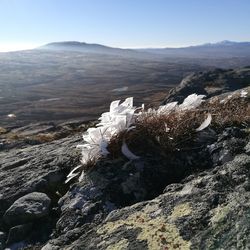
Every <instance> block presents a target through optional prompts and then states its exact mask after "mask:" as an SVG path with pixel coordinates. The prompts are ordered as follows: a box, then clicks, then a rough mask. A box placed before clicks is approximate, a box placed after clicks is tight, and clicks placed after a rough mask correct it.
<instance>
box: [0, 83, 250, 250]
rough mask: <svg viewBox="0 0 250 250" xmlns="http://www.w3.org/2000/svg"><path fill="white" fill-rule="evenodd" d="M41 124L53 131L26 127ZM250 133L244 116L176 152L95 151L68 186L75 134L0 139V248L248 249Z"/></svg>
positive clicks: (76, 154)
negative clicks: (3, 142) (102, 155)
mask: <svg viewBox="0 0 250 250" xmlns="http://www.w3.org/2000/svg"><path fill="white" fill-rule="evenodd" d="M246 90H247V91H249V88H248V89H246ZM238 92H239V93H240V90H239V91H238ZM227 95H228V94H225V95H222V96H221V97H219V98H221V100H222V99H223V98H225V97H226V96H227ZM238 96H240V95H238ZM216 98H218V97H216ZM247 98H248V97H247ZM246 100H248V99H246ZM245 115H246V116H247V115H249V114H245ZM69 126H70V125H67V127H69ZM77 126H81V125H80V124H78V125H77ZM62 127H64V129H65V125H63V126H62ZM44 129H45V130H46V131H47V129H49V131H50V132H55V133H56V130H54V128H53V129H52V128H48V127H46V126H44V127H41V129H39V126H38V125H36V126H35V129H34V130H33V132H32V133H34V134H35V135H36V133H44ZM51 129H52V130H51ZM16 132H18V133H23V132H24V133H25V136H30V133H29V132H28V127H26V128H23V129H18V131H16ZM47 132H48V131H47ZM27 133H28V134H27ZM249 138H250V131H249V124H242V125H238V126H234V125H233V124H232V125H230V126H226V127H224V128H223V129H216V128H206V129H205V130H203V131H200V132H197V133H196V134H195V138H194V140H193V141H192V144H190V145H188V147H187V148H185V147H183V149H182V150H181V151H178V150H176V151H174V152H173V153H171V154H169V155H166V154H159V153H158V152H157V150H154V149H153V148H152V150H151V151H150V152H147V153H145V155H143V157H141V158H140V159H138V160H134V161H128V160H127V159H126V158H124V157H118V158H116V159H115V160H114V159H108V158H106V159H101V160H100V161H99V162H97V164H96V165H95V166H94V167H93V168H92V169H89V170H88V171H86V172H85V176H84V178H83V181H81V182H80V183H79V182H76V181H74V180H73V181H71V183H69V184H67V185H66V184H65V183H64V181H65V179H66V175H67V174H68V173H69V171H70V170H71V169H73V168H74V167H76V166H77V165H78V164H79V158H80V152H79V150H78V149H76V145H77V144H79V143H80V142H81V133H76V132H74V133H71V134H67V135H66V137H64V138H60V137H59V138H57V139H55V140H52V141H47V142H43V143H42V142H39V143H38V144H36V145H30V144H28V143H26V144H22V147H21V148H18V149H17V148H16V146H12V147H9V148H8V150H7V148H5V149H3V148H2V151H1V152H0V170H1V171H0V190H1V193H0V211H1V212H0V249H1V248H2V249H3V248H4V247H5V246H6V245H7V246H8V247H10V248H11V249H25V248H26V249H43V250H59V249H86V250H88V249H109V250H111V249H131V250H133V249H248V248H249V247H250V241H249V239H250V226H249V217H250V213H249V211H250V203H249V200H250V147H249V145H250V142H249ZM21 140H23V137H22V139H21ZM22 143H23V141H22Z"/></svg>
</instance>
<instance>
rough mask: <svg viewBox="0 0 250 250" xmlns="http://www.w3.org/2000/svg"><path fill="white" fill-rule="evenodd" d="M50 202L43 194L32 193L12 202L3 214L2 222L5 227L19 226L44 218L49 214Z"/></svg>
mask: <svg viewBox="0 0 250 250" xmlns="http://www.w3.org/2000/svg"><path fill="white" fill-rule="evenodd" d="M50 203H51V200H50V198H49V197H48V196H47V195H46V194H44V193H38V192H33V193H30V194H27V195H25V196H23V197H21V198H19V199H18V200H16V201H15V202H14V204H13V205H12V206H11V207H10V208H9V209H8V210H7V211H6V212H5V214H4V217H3V218H4V221H5V223H6V224H7V225H12V226H14V225H19V224H26V223H28V222H32V221H34V220H36V219H39V218H42V217H45V216H47V215H48V213H49V208H50Z"/></svg>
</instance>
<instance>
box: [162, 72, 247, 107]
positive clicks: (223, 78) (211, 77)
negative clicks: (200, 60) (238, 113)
mask: <svg viewBox="0 0 250 250" xmlns="http://www.w3.org/2000/svg"><path fill="white" fill-rule="evenodd" d="M248 86H250V67H245V68H240V69H234V70H230V69H229V70H226V69H216V70H213V71H207V72H200V73H193V74H190V75H188V76H187V77H185V78H184V79H183V80H182V81H181V83H180V85H178V86H177V87H176V88H173V89H172V90H170V92H169V93H168V95H167V96H166V98H165V100H164V102H163V103H164V104H165V103H168V102H173V101H178V102H182V101H183V100H184V99H185V98H186V97H187V96H188V95H191V94H193V93H196V94H200V95H206V96H207V97H208V98H209V97H213V96H216V95H220V94H223V93H226V92H230V91H235V90H237V89H241V88H245V87H248Z"/></svg>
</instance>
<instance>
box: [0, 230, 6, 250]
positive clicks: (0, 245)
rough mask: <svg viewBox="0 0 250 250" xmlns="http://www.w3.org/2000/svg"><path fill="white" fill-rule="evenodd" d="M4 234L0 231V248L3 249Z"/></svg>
mask: <svg viewBox="0 0 250 250" xmlns="http://www.w3.org/2000/svg"><path fill="white" fill-rule="evenodd" d="M5 241H6V234H5V233H4V232H0V250H3V249H4V247H5Z"/></svg>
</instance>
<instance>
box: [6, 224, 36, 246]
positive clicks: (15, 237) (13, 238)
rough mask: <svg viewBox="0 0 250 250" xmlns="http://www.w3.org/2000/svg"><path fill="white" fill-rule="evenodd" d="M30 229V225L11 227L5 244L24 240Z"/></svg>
mask: <svg viewBox="0 0 250 250" xmlns="http://www.w3.org/2000/svg"><path fill="white" fill-rule="evenodd" d="M31 229H32V223H28V224H24V225H18V226H15V227H12V228H11V229H10V231H9V235H8V240H7V244H8V245H9V244H12V243H14V242H18V241H22V240H24V239H25V238H26V237H27V236H28V235H29V233H30V231H31Z"/></svg>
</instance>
